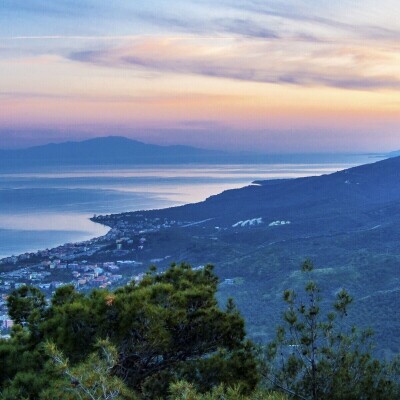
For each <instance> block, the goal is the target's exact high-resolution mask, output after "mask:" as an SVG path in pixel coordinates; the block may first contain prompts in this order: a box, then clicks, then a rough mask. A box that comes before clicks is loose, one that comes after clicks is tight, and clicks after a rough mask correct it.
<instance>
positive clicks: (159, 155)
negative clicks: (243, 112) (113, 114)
mask: <svg viewBox="0 0 400 400" xmlns="http://www.w3.org/2000/svg"><path fill="white" fill-rule="evenodd" d="M219 156H224V153H222V152H217V151H212V150H203V149H198V148H194V147H189V146H157V145H151V144H145V143H142V142H139V141H136V140H131V139H127V138H124V137H119V136H109V137H101V138H95V139H89V140H85V141H81V142H65V143H58V144H54V143H52V144H46V145H43V146H36V147H30V148H27V149H18V150H1V151H0V166H10V165H11V166H15V167H19V166H24V165H32V166H48V165H104V164H106V165H113V164H149V163H150V164H152V163H157V164H167V163H168V164H169V163H188V162H191V161H193V162H196V161H197V162H199V161H207V160H210V159H215V158H217V157H219Z"/></svg>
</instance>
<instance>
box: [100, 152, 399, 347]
mask: <svg viewBox="0 0 400 400" xmlns="http://www.w3.org/2000/svg"><path fill="white" fill-rule="evenodd" d="M96 221H98V222H101V223H104V224H107V225H109V226H111V227H115V228H120V227H121V225H120V224H121V221H123V222H124V225H123V233H124V235H125V236H126V235H128V236H129V235H131V236H135V235H137V226H138V223H139V222H140V223H141V224H142V225H143V221H180V225H175V226H174V227H169V228H160V229H153V230H149V231H147V232H146V238H147V244H146V251H145V252H143V254H142V255H141V257H142V259H143V260H145V261H146V257H147V254H148V258H149V260H150V259H151V258H153V259H154V258H156V257H157V258H158V259H160V260H162V259H163V257H166V256H167V255H168V256H169V259H173V260H177V261H178V260H187V261H190V262H192V263H194V264H204V263H207V262H211V263H214V264H215V265H216V266H217V272H218V273H219V274H220V276H221V277H222V280H224V279H233V282H234V283H233V284H232V281H231V280H229V281H227V282H229V284H223V285H222V286H221V290H220V296H221V298H222V299H225V298H226V297H228V296H233V297H234V298H235V299H236V300H237V302H238V304H239V308H240V309H241V310H242V311H243V312H244V314H245V316H246V318H247V321H248V326H249V330H250V333H251V334H252V336H253V337H255V338H261V339H263V340H264V339H268V338H270V337H271V336H272V334H273V329H274V326H275V324H276V323H277V322H278V321H279V314H280V312H281V301H280V298H281V297H280V294H281V292H282V291H283V290H284V289H286V288H288V287H293V286H294V287H298V286H301V284H302V282H301V276H300V274H298V268H299V265H300V263H301V262H302V261H303V260H304V259H305V258H306V257H309V258H311V259H312V260H313V261H314V262H315V263H316V266H317V270H316V272H315V273H316V275H317V277H319V278H320V281H321V285H322V287H323V288H324V290H325V295H327V297H328V298H327V299H329V297H330V296H333V295H334V293H336V292H337V290H339V289H340V288H341V287H346V288H347V289H348V290H349V291H350V292H351V293H352V294H353V295H354V297H355V298H356V301H355V304H354V315H353V317H354V320H355V322H357V323H358V324H360V325H363V326H372V327H373V328H374V329H375V330H376V332H377V338H378V342H379V346H378V347H379V348H380V350H381V351H382V352H385V353H386V354H391V353H392V352H395V351H399V350H400V339H399V338H400V320H399V318H398V307H399V306H400V274H399V267H398V265H399V263H400V246H399V242H400V228H399V226H400V157H397V158H391V159H388V160H384V161H380V162H377V163H374V164H368V165H363V166H360V167H356V168H351V169H348V170H344V171H340V172H337V173H334V174H331V175H325V176H320V177H311V178H301V179H293V180H277V181H261V182H257V184H256V185H252V186H248V187H245V188H242V189H238V190H229V191H226V192H224V193H222V194H220V195H217V196H212V197H210V198H208V199H207V200H206V201H204V202H201V203H197V204H191V205H185V206H182V207H175V208H170V209H165V210H155V211H147V212H140V213H125V214H120V215H112V216H107V217H99V218H97V219H96ZM158 223H159V222H158ZM146 252H147V253H146ZM98 256H99V257H101V254H99V255H98ZM149 260H148V261H147V262H148V263H149V262H150V261H149ZM167 263H168V261H165V262H159V265H160V266H161V267H164V266H166V264H167ZM271 323H272V324H271Z"/></svg>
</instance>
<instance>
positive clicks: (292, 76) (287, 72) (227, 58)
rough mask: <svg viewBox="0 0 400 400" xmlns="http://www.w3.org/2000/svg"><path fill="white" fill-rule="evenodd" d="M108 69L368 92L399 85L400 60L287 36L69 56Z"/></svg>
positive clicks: (149, 42) (135, 46) (156, 44)
mask: <svg viewBox="0 0 400 400" xmlns="http://www.w3.org/2000/svg"><path fill="white" fill-rule="evenodd" d="M70 58H71V59H72V60H75V61H80V62H85V63H92V64H97V65H100V66H108V67H121V68H129V67H131V68H145V69H151V70H155V71H158V72H169V73H178V74H196V75H203V76H209V77H218V78H228V79H234V80H241V81H254V82H266V83H277V84H292V85H301V86H330V87H336V88H343V89H357V90H372V89H392V90H393V89H399V88H400V75H399V71H400V61H399V60H398V58H397V56H396V54H393V53H391V52H390V51H387V50H385V49H374V50H371V49H369V48H364V47H362V46H350V45H347V46H345V45H341V44H332V43H328V44H325V43H320V44H318V45H317V44H315V43H307V42H306V43H303V44H302V46H299V45H298V43H297V42H296V41H292V40H290V39H281V40H272V39H271V40H266V41H262V42H252V41H240V40H239V41H237V40H226V39H221V40H211V39H208V40H207V39H206V38H202V39H201V40H200V39H198V38H192V37H186V38H185V37H181V38H165V37H158V38H156V37H153V38H148V37H143V38H137V39H136V40H134V41H133V42H132V43H131V44H130V45H129V46H122V47H110V48H107V49H105V50H101V51H97V50H88V51H83V52H76V53H73V54H71V55H70Z"/></svg>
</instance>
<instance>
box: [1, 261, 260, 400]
mask: <svg viewBox="0 0 400 400" xmlns="http://www.w3.org/2000/svg"><path fill="white" fill-rule="evenodd" d="M217 284H218V278H217V277H216V276H215V274H214V273H213V268H212V267H211V266H207V267H205V268H204V269H202V270H193V269H192V268H191V267H190V266H189V265H187V264H181V265H175V264H174V265H172V266H171V268H169V269H168V270H167V271H165V272H163V273H158V272H157V271H156V270H155V269H151V270H150V271H149V272H148V273H147V274H146V276H145V277H144V279H143V280H142V281H141V282H140V283H135V282H132V283H130V284H128V285H126V286H124V287H122V288H119V289H117V290H115V291H109V290H93V291H92V292H90V293H87V294H82V293H78V292H77V291H76V290H75V288H73V287H72V286H67V287H63V288H59V289H57V290H56V292H55V294H54V296H53V298H52V299H51V301H50V303H49V305H47V306H46V305H45V303H44V302H42V301H41V300H40V299H41V298H42V294H41V292H40V291H39V290H38V289H34V288H27V289H24V290H23V291H22V292H21V291H18V292H17V293H15V294H13V296H12V297H11V296H10V297H11V301H10V300H9V306H10V307H11V313H12V314H13V318H15V320H16V322H17V324H16V327H15V332H17V331H21V335H20V336H18V335H15V334H13V335H12V339H11V341H10V345H11V348H7V351H6V349H4V354H5V360H4V364H5V367H4V371H2V376H3V377H4V379H3V380H2V382H3V387H12V386H13V382H15V379H16V378H17V376H18V374H19V373H27V372H30V373H32V374H36V376H37V379H38V380H39V378H40V377H42V378H43V381H44V382H46V383H45V384H44V387H42V389H43V388H45V386H46V385H50V384H51V382H52V378H53V375H54V373H55V371H54V368H53V370H52V369H51V368H47V367H45V366H47V365H48V363H47V362H46V361H48V360H49V353H45V352H44V351H43V345H44V343H47V342H51V343H53V344H54V346H55V348H56V349H57V351H58V352H60V354H62V358H60V360H61V359H64V358H65V359H68V371H73V370H74V368H75V367H77V366H79V365H82V363H85V362H86V361H87V360H88V359H90V357H92V355H93V354H94V353H95V352H96V351H97V350H96V349H97V343H98V340H99V339H100V340H105V339H108V340H109V342H110V344H111V345H112V346H114V347H113V348H115V349H116V351H117V359H118V361H117V362H116V363H115V365H113V367H112V369H111V371H110V373H111V376H112V377H116V378H118V379H121V380H122V381H123V382H124V383H125V384H126V385H127V386H128V387H129V388H130V389H131V390H133V391H136V392H137V393H141V394H142V396H143V397H144V398H151V399H153V398H156V397H157V396H163V397H164V396H165V395H166V394H167V393H168V387H169V384H170V383H171V382H173V381H176V380H180V379H184V380H187V381H189V382H191V383H193V384H194V385H195V387H196V389H197V390H199V391H201V392H203V391H207V390H209V389H210V388H211V387H212V386H215V385H219V384H221V383H224V384H226V385H233V384H240V387H241V390H242V391H243V392H246V391H251V390H252V389H253V388H254V387H255V385H256V384H257V382H258V374H257V365H256V359H255V356H254V346H253V345H252V343H251V342H249V341H248V340H246V338H245V329H244V321H243V319H242V317H241V316H240V314H239V312H238V311H237V309H236V307H235V306H234V304H233V302H232V301H229V302H228V305H227V308H226V309H225V310H224V309H221V308H220V307H219V305H218V302H217V300H216V297H215V294H216V291H217ZM37 299H38V300H39V301H37ZM22 333H23V335H22ZM22 337H23V339H22ZM4 346H5V345H4ZM17 348H18V349H20V348H21V349H22V350H23V351H22V352H21V353H18V352H17V353H16V352H15V351H13V349H17ZM1 350H2V346H1V344H0V352H1ZM31 354H36V355H40V357H38V358H37V360H38V363H39V365H40V366H39V367H38V365H37V364H35V362H33V360H31V362H30V363H29V364H26V365H25V367H24V369H23V370H21V369H20V368H19V365H20V364H21V365H22V359H29V360H30V355H31ZM53 361H54V358H53ZM52 374H53V375H52ZM50 376H51V377H52V378H51V379H49V377H50ZM50 386H51V385H50ZM30 387H31V388H32V390H29V389H30ZM38 395H39V393H38V388H37V387H36V386H34V385H31V386H29V385H26V387H25V391H24V396H25V397H27V398H32V399H33V398H37V397H38Z"/></svg>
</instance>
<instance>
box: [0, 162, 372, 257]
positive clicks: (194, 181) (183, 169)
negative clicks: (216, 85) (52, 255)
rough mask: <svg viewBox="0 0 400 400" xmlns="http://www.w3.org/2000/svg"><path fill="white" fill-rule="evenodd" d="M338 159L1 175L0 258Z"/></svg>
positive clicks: (310, 171) (320, 169) (321, 170)
mask: <svg viewBox="0 0 400 400" xmlns="http://www.w3.org/2000/svg"><path fill="white" fill-rule="evenodd" d="M362 162H371V160H370V159H368V158H367V157H365V159H364V160H361V159H360V158H359V157H357V160H354V162H353V163H346V164H343V163H337V164H288V165H285V164H266V165H201V166H199V165H193V166H187V165H186V166H182V165H179V166H165V165H163V166H146V167H143V166H140V167H139V166H134V167H126V166H124V167H123V168H118V167H104V166H103V167H98V168H96V167H90V168H88V167H85V168H73V167H62V168H59V169H58V170H56V171H54V168H48V169H46V168H42V169H41V170H40V172H34V173H33V172H32V173H12V172H7V173H2V174H0V258H2V257H8V256H11V255H13V254H20V253H24V252H28V251H29V252H30V251H36V250H39V249H45V248H49V247H54V246H57V245H60V244H63V243H67V242H75V241H82V240H88V239H90V238H92V237H95V236H100V235H104V234H105V233H106V232H107V230H108V228H106V227H104V226H102V225H99V224H95V223H93V222H91V221H90V220H89V218H90V217H91V216H93V215H94V214H109V213H118V212H125V211H136V210H143V209H155V208H164V207H170V206H174V205H179V204H185V203H193V202H198V201H202V200H204V199H205V198H207V197H208V196H210V195H213V194H218V193H220V192H222V191H224V190H226V189H231V188H239V187H242V186H246V185H248V184H251V182H252V181H254V180H263V179H281V178H295V177H300V176H311V175H321V174H325V173H330V172H334V171H337V170H340V169H344V168H348V167H350V166H354V165H356V164H360V163H362Z"/></svg>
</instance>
